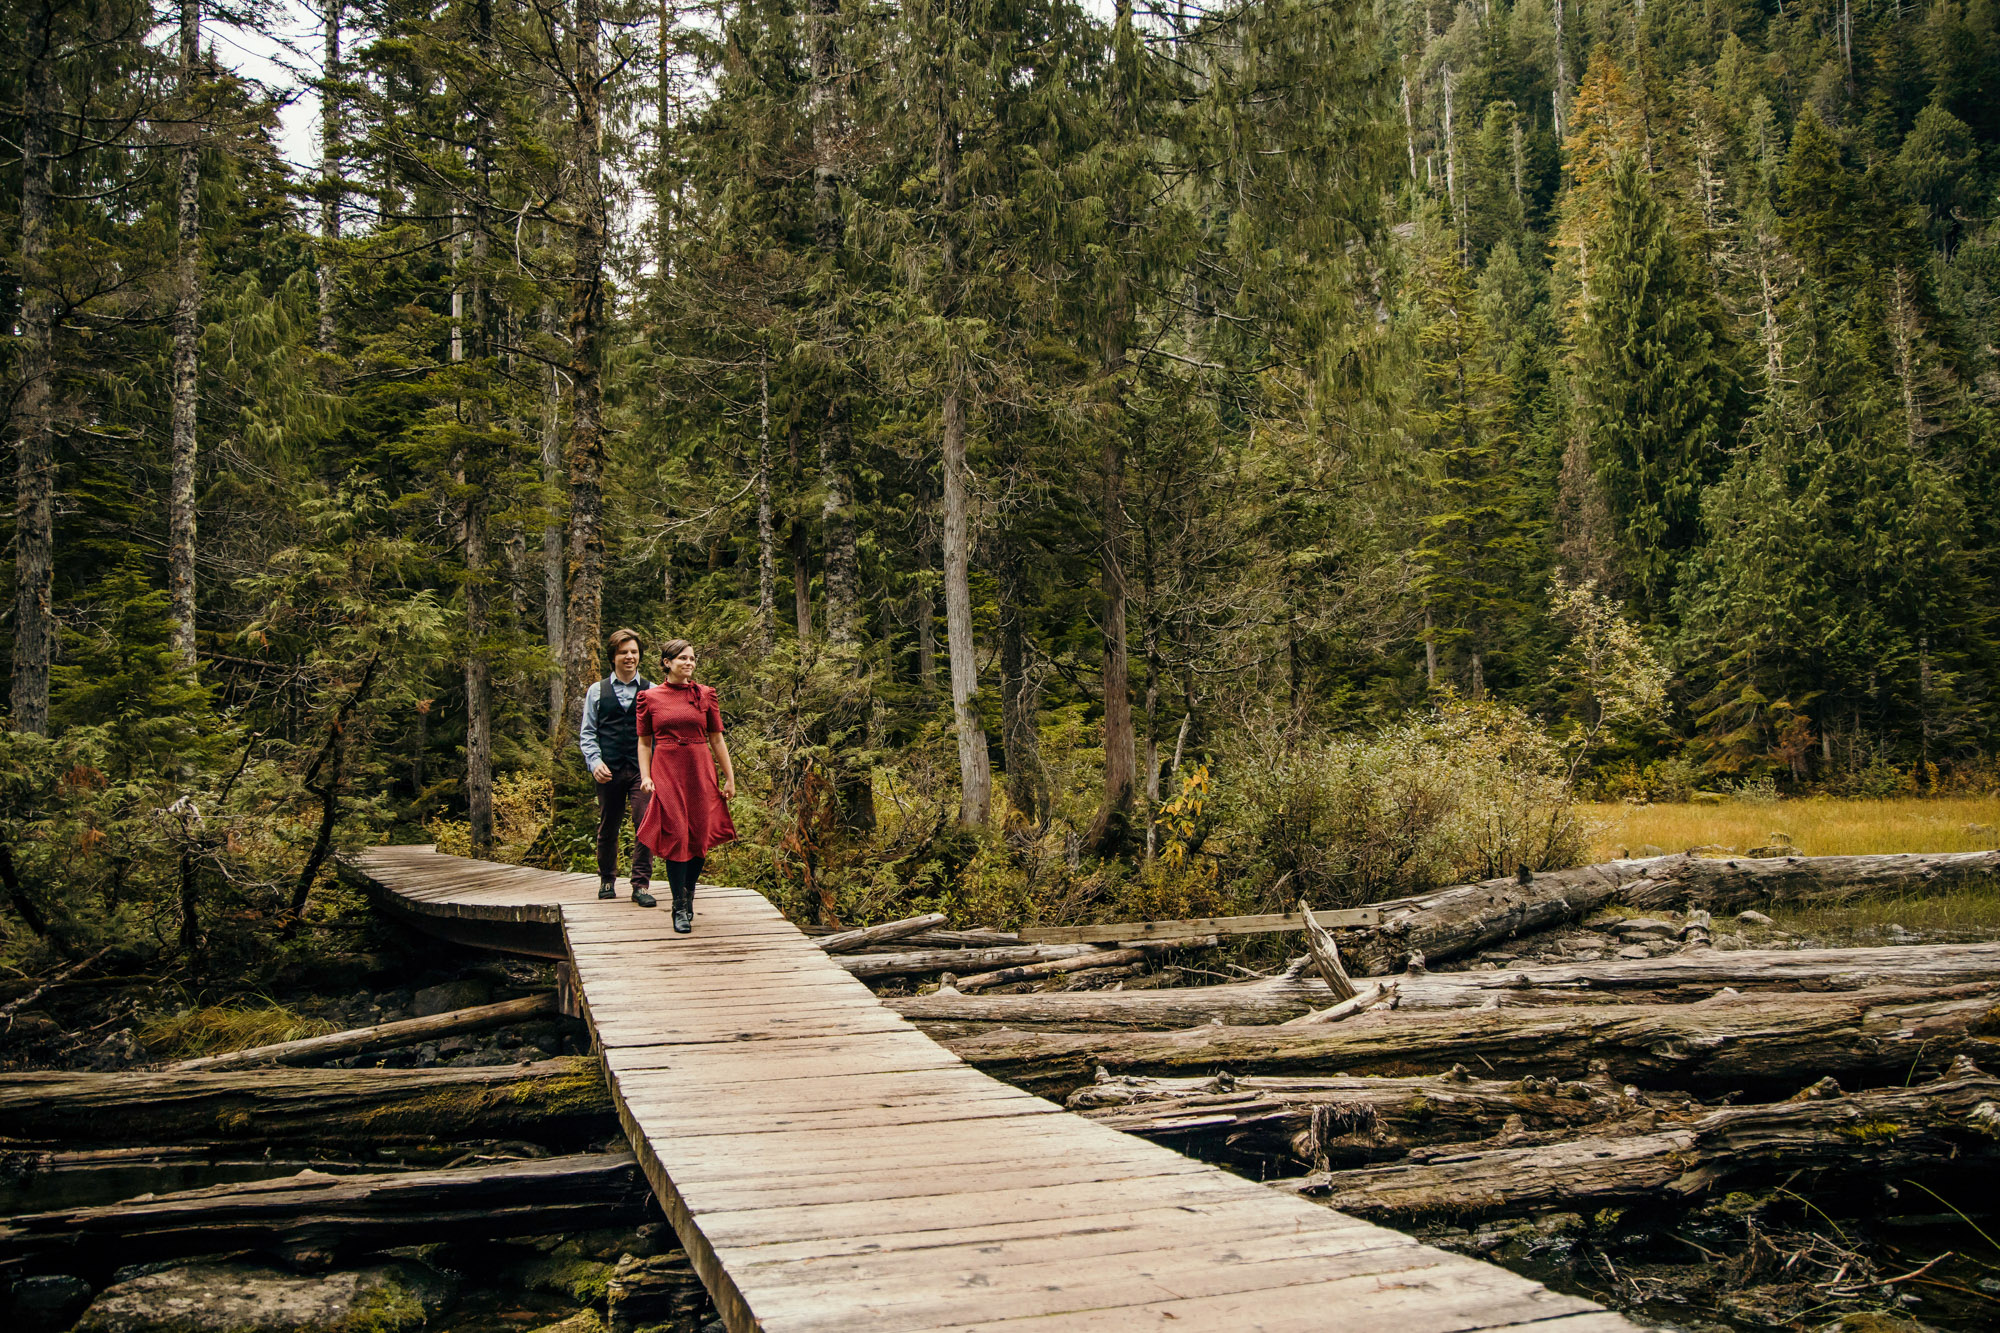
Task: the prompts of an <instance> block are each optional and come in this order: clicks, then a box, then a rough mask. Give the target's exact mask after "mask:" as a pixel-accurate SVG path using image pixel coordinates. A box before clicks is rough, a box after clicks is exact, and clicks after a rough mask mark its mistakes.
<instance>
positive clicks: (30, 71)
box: [12, 5, 57, 735]
mask: <svg viewBox="0 0 2000 1333" xmlns="http://www.w3.org/2000/svg"><path fill="white" fill-rule="evenodd" d="M26 47H27V49H26V51H25V53H24V60H23V62H22V63H23V66H24V68H23V71H22V82H23V84H24V94H25V97H24V114H23V115H22V117H21V243H20V244H21V338H20V352H19V353H18V356H19V358H20V367H21V387H20V391H19V395H18V396H17V398H16V399H15V403H14V421H15V437H14V438H15V446H14V448H15V455H14V589H15V591H14V680H13V689H12V706H13V713H14V716H13V724H14V729H15V730H16V731H26V732H32V733H34V734H36V735H47V734H48V730H49V667H50V666H51V664H52V663H53V662H54V660H55V647H56V635H55V606H54V601H55V526H56V520H55V512H56V511H55V491H56V462H55V440H54V435H55V431H54V422H53V420H52V416H53V407H52V395H51V393H50V391H49V390H50V385H49V380H50V377H51V376H52V374H53V373H54V369H55V346H54V344H55V323H56V303H55V298H54V296H53V294H52V293H51V292H50V290H49V284H48V274H47V272H46V271H45V269H44V264H45V263H46V258H47V254H48V247H49V222H50V209H49V159H50V157H51V156H52V154H53V153H54V150H55V125H56V114H57V101H56V82H55V70H54V68H53V66H54V63H55V15H54V13H53V9H52V7H51V6H49V5H31V6H29V7H28V35H27V43H26Z"/></svg>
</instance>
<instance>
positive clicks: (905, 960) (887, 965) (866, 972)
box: [835, 944, 1104, 981]
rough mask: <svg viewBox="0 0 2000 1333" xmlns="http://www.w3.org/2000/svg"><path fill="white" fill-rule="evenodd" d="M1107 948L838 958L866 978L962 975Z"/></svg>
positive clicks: (1022, 947)
mask: <svg viewBox="0 0 2000 1333" xmlns="http://www.w3.org/2000/svg"><path fill="white" fill-rule="evenodd" d="M1103 952H1104V951H1103V950H1102V949H1099V948H1097V947H1096V946H1095V945H1091V944H1013V945H1006V946H1002V947H997V948H991V949H928V950H923V951H920V952H915V953H858V954H843V955H841V956H840V957H839V958H837V959H835V961H836V962H838V963H839V964H840V965H841V966H842V967H844V968H846V969H847V970H848V972H849V973H850V974H852V975H854V976H857V977H860V978H861V979H862V980H863V981H873V980H877V979H879V978H882V977H914V976H922V975H924V974H926V973H937V972H957V973H959V974H961V975H966V974H970V973H973V972H987V971H991V970H993V969H994V968H1001V967H1024V966H1026V965H1027V964H1030V963H1049V962H1055V961H1057V960H1058V959H1063V958H1081V957H1083V956H1085V955H1087V954H1101V953H1103Z"/></svg>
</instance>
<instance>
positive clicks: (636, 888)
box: [632, 884, 660, 907]
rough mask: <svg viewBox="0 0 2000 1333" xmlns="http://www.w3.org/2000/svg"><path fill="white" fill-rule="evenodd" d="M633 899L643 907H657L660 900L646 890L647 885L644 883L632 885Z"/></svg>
mask: <svg viewBox="0 0 2000 1333" xmlns="http://www.w3.org/2000/svg"><path fill="white" fill-rule="evenodd" d="M632 901H633V902H635V903H637V904H639V906H641V907H657V906H658V905H659V902H660V900H659V899H658V898H655V897H654V896H653V895H652V894H650V893H648V892H646V886H645V885H643V884H634V885H633V886H632Z"/></svg>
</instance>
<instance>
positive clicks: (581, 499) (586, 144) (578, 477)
mask: <svg viewBox="0 0 2000 1333" xmlns="http://www.w3.org/2000/svg"><path fill="white" fill-rule="evenodd" d="M602 15H603V10H602V8H601V0H576V69H575V79H574V85H575V88H576V126H575V139H574V143H575V145H576V150H575V152H576V156H575V166H576V176H577V210H576V217H577V220H576V260H575V264H574V267H573V268H572V270H571V283H570V290H571V299H570V313H569V339H570V364H569V372H570V403H571V407H570V439H569V611H568V614H567V615H566V616H565V618H564V626H563V629H564V638H563V674H564V676H565V677H566V678H567V679H568V682H569V688H568V694H567V696H566V697H565V699H564V707H563V723H564V728H563V729H564V731H570V730H574V726H575V723H576V721H577V717H576V714H577V713H578V712H579V710H580V709H581V708H582V706H583V695H584V691H585V690H587V689H589V688H590V683H591V681H593V680H595V679H597V668H598V657H597V640H598V632H599V630H600V629H601V628H602V616H603V610H604V608H603V602H604V422H603V419H602V413H603V408H604V382H603V368H604V244H605V238H604V229H605V206H604V180H603V175H602V164H601V160H600V158H601V151H602V150H601V146H600V136H601V134H602V133H603V121H602V114H603V112H602V100H603V86H602V80H603V70H602V68H601V63H600V57H599V53H598V41H599V37H600V33H599V27H600V25H601V23H602Z"/></svg>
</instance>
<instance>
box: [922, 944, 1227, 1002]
mask: <svg viewBox="0 0 2000 1333" xmlns="http://www.w3.org/2000/svg"><path fill="white" fill-rule="evenodd" d="M1214 944H1215V936H1213V935H1210V936H1207V937H1206V938H1203V939H1192V940H1175V941H1174V943H1173V947H1174V948H1177V949H1198V948H1207V947H1212V946H1213V945H1214ZM1165 947H1167V946H1165V945H1143V946H1141V947H1139V948H1136V949H1093V950H1091V951H1090V952H1088V953H1081V954H1077V955H1076V956H1075V957H1073V958H1056V959H1052V960H1050V961H1049V962H1046V963H1027V964H1025V965H1023V966H1021V967H1003V968H1001V969H999V970H998V971H995V972H982V973H979V974H977V975H975V976H970V977H960V978H959V979H958V981H957V982H956V983H955V989H957V990H958V991H959V992H961V993H963V992H966V991H976V990H985V989H987V988H988V987H991V986H1004V985H1007V984H1008V983H1010V982H1015V981H1033V980H1035V979H1037V978H1039V977H1053V976H1060V975H1061V974H1062V973H1064V972H1090V971H1096V970H1098V969H1100V968H1122V967H1128V966H1130V965H1131V964H1134V963H1143V962H1145V961H1146V960H1147V959H1148V958H1151V957H1152V956H1153V955H1155V954H1157V953H1158V952H1159V951H1160V950H1161V949H1163V948H1165Z"/></svg>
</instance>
